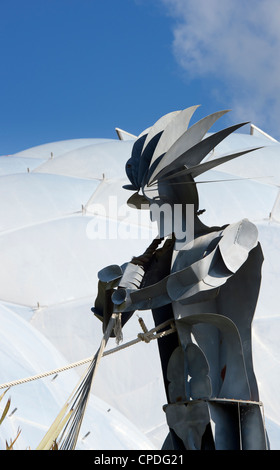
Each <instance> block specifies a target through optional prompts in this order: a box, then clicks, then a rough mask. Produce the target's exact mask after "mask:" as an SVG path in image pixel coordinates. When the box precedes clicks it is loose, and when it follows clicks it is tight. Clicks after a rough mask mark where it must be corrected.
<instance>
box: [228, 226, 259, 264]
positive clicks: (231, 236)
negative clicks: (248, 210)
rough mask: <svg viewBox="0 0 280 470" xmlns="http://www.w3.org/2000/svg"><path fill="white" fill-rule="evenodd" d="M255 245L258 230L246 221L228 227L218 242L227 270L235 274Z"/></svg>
mask: <svg viewBox="0 0 280 470" xmlns="http://www.w3.org/2000/svg"><path fill="white" fill-rule="evenodd" d="M257 243H258V229H257V227H256V226H255V225H254V224H253V223H252V222H250V221H249V220H248V219H243V220H241V221H240V222H237V223H234V224H230V225H228V226H227V227H226V228H225V229H224V230H223V232H222V238H221V240H220V242H219V250H220V253H221V256H222V258H223V261H224V263H225V266H226V267H227V269H229V270H230V271H231V272H233V273H234V272H236V271H237V270H238V269H239V268H240V267H241V266H242V264H243V263H244V262H245V261H246V260H247V258H248V255H249V252H250V251H251V250H252V249H253V248H255V247H256V245H257Z"/></svg>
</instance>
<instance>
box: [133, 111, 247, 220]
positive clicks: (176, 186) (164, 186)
mask: <svg viewBox="0 0 280 470" xmlns="http://www.w3.org/2000/svg"><path fill="white" fill-rule="evenodd" d="M197 108H198V106H192V107H190V108H187V109H185V110H183V111H175V112H171V113H169V114H166V115H165V116H163V117H162V118H160V119H159V120H158V121H157V122H156V123H155V124H154V125H153V126H152V127H150V128H149V129H147V130H146V131H144V132H142V134H140V136H139V137H138V138H137V140H136V141H135V143H134V145H133V148H132V153H131V158H130V159H129V160H128V162H127V164H126V173H127V176H128V178H129V180H130V183H131V184H130V185H125V186H124V188H125V189H129V190H133V191H135V192H134V194H133V195H132V196H131V197H130V198H129V200H128V204H129V205H130V206H133V207H136V208H138V209H149V208H150V207H151V205H155V204H156V205H158V206H162V205H163V204H166V203H167V204H169V205H170V206H172V207H173V206H174V205H175V204H181V205H193V209H194V214H197V212H198V210H199V198H198V192H197V183H196V182H195V178H196V177H197V176H199V175H201V174H202V173H204V172H206V171H208V170H210V169H212V168H214V167H216V166H218V165H220V164H222V163H225V162H226V161H228V160H231V159H233V158H236V157H238V156H240V155H243V154H245V153H248V152H251V151H252V150H256V149H255V148H253V149H252V148H251V149H246V150H241V151H239V152H237V153H233V154H230V155H224V156H222V157H220V158H217V159H213V160H212V159H211V160H208V161H207V159H206V161H204V162H203V163H202V161H203V160H204V159H205V157H207V155H209V154H210V152H211V151H212V150H213V149H214V148H215V147H216V146H217V145H218V144H219V143H220V142H221V141H222V140H224V139H225V138H226V137H227V136H228V135H230V134H231V133H232V132H234V131H235V130H237V129H239V128H240V127H241V126H244V125H245V124H247V123H242V124H237V125H234V126H231V127H229V128H226V129H223V130H221V131H219V132H216V133H213V134H211V135H209V136H206V133H207V132H208V130H209V129H210V128H211V127H212V125H213V124H214V123H215V122H216V121H217V120H218V119H219V118H220V117H222V116H223V115H224V114H225V113H227V112H228V111H220V112H217V113H214V114H211V115H209V116H207V117H205V118H203V119H202V120H200V121H198V122H197V123H195V124H193V125H192V126H191V127H188V126H189V122H190V119H191V117H192V115H193V113H194V112H195V110H196V109H197ZM205 136H206V137H205Z"/></svg>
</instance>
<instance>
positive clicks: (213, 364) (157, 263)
mask: <svg viewBox="0 0 280 470" xmlns="http://www.w3.org/2000/svg"><path fill="white" fill-rule="evenodd" d="M196 108H197V106H193V107H190V108H187V109H185V110H183V111H176V112H173V113H169V114H167V115H165V116H163V117H162V118H161V119H159V120H158V121H157V122H156V123H155V124H154V125H153V126H152V127H151V128H149V129H148V130H147V131H144V132H143V133H142V134H141V135H140V136H139V137H138V139H137V140H136V141H135V143H134V146H133V149H132V154H131V158H130V159H129V160H128V162H127V165H126V172H127V176H128V178H129V180H130V182H131V184H130V185H127V186H125V188H126V189H130V190H133V191H135V192H134V194H133V195H132V197H131V198H130V199H129V201H128V203H129V204H130V205H134V206H135V207H137V208H139V209H147V208H148V209H150V210H151V216H152V218H154V219H155V218H158V227H159V235H158V238H157V239H156V240H154V241H153V243H152V244H151V245H150V247H149V248H148V249H147V251H146V252H145V253H143V254H142V255H140V256H138V257H135V258H133V259H132V260H131V261H130V262H128V263H125V264H123V265H122V266H116V265H112V266H108V267H106V268H104V269H103V270H101V271H100V272H99V284H98V286H99V288H98V295H97V298H96V300H95V306H94V308H93V311H94V313H95V314H96V316H97V317H98V318H100V319H101V320H102V321H103V324H104V327H106V325H107V324H108V321H109V319H110V317H111V315H112V312H122V325H124V324H125V323H126V322H127V321H128V319H129V318H130V317H131V315H132V314H133V312H134V311H135V310H147V309H151V310H152V314H153V318H154V322H155V325H159V324H161V323H162V322H164V321H166V320H169V319H173V320H174V322H175V325H176V331H175V332H174V333H173V334H171V335H169V336H166V337H164V338H160V339H159V340H158V347H159V354H160V359H161V365H162V373H163V380H164V384H165V390H166V396H167V404H166V405H165V406H164V410H165V413H166V419H167V424H168V426H169V430H170V431H169V434H168V436H167V438H166V440H165V443H164V445H163V449H166V450H167V449H168V450H171V449H172V450H173V449H177V450H185V449H187V450H192V449H197V450H203V449H216V450H219V449H224V450H235V449H244V450H249V449H267V448H268V441H267V436H266V431H265V427H264V421H263V413H262V406H261V403H260V401H259V393H258V386H257V381H256V378H255V374H254V370H253V363H252V347H251V324H252V320H253V316H254V312H255V308H256V304H257V299H258V294H259V288H260V283H261V267H262V263H263V254H262V250H261V246H260V244H259V242H258V233H257V229H256V227H255V225H253V224H252V223H251V222H250V221H249V220H247V219H244V220H241V221H240V222H237V223H232V224H229V225H225V226H223V227H208V226H206V225H204V224H203V223H202V222H201V220H200V218H199V214H200V211H199V199H198V192H197V183H196V182H195V180H194V179H195V178H196V177H197V176H199V175H201V174H203V173H204V172H206V171H208V170H210V169H212V168H214V167H216V166H217V165H220V164H222V163H224V162H226V161H229V160H231V159H233V158H236V157H239V156H240V155H243V154H245V153H248V152H251V151H252V150H256V149H246V150H241V151H240V152H237V153H233V154H230V155H225V156H222V157H219V158H216V159H211V160H209V159H208V160H207V159H206V161H204V162H203V159H204V158H205V157H206V156H208V155H209V153H210V152H211V151H212V150H213V149H214V147H216V146H217V145H218V144H219V143H220V142H221V141H222V140H223V139H225V138H226V137H227V136H228V135H229V134H231V133H232V132H234V131H235V130H237V129H239V128H240V127H241V126H242V125H244V124H238V125H235V126H231V127H229V128H227V129H223V130H221V131H219V132H216V133H212V134H209V135H208V134H207V132H208V130H209V129H210V128H211V126H212V125H213V124H214V123H215V122H216V121H217V119H218V118H220V117H221V116H223V115H224V114H225V113H226V112H227V111H222V112H217V113H214V114H212V115H210V116H207V117H205V118H204V119H202V120H200V121H199V122H197V123H195V124H193V125H192V126H190V127H189V122H190V119H191V117H192V115H193V113H194V111H195V110H196ZM221 197H223V195H222V194H221ZM178 207H179V208H181V218H178ZM155 208H157V209H158V210H155ZM164 209H166V211H165V213H164ZM167 209H168V210H169V212H168V210H167ZM218 210H219V208H218V207H217V211H218ZM170 211H171V212H170ZM167 212H168V216H166V214H167ZM162 214H163V215H162ZM176 214H177V216H176ZM178 220H179V222H180V223H179V222H178Z"/></svg>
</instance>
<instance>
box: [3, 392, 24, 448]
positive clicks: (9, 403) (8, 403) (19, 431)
mask: <svg viewBox="0 0 280 470" xmlns="http://www.w3.org/2000/svg"><path fill="white" fill-rule="evenodd" d="M8 390H9V389H8V388H7V390H5V392H4V393H2V395H1V396H0V401H1V400H2V399H3V398H4V396H5V394H6V393H7V391H8ZM10 406H11V399H10V398H8V400H7V403H6V405H5V408H4V410H3V412H2V415H1V416H0V426H1V424H2V423H3V421H4V419H5V418H6V416H7V414H8V411H9V409H10ZM20 433H21V429H18V430H17V435H16V437H15V438H14V439H10V443H8V442H7V441H6V450H13V446H14V443H15V442H16V440H17V438H18V437H19V435H20Z"/></svg>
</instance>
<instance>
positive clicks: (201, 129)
mask: <svg viewBox="0 0 280 470" xmlns="http://www.w3.org/2000/svg"><path fill="white" fill-rule="evenodd" d="M227 112H229V110H225V111H218V112H216V113H213V114H210V115H209V116H206V117H205V118H203V119H201V120H200V121H198V122H197V123H195V124H194V125H193V126H191V127H190V128H189V129H187V130H186V132H184V134H183V135H182V136H181V137H180V138H179V139H178V140H176V142H175V143H174V144H173V145H172V146H171V147H170V148H169V149H168V150H167V152H166V153H165V155H164V156H163V158H162V159H161V160H160V161H159V164H158V166H157V167H156V168H155V169H154V170H153V172H152V173H151V172H149V176H148V178H149V179H148V184H150V183H151V182H152V181H154V180H155V179H156V177H157V175H158V174H159V172H160V171H161V170H163V169H164V168H166V167H167V166H169V165H170V164H171V163H173V162H174V161H175V160H176V159H177V158H178V157H180V156H181V155H182V154H183V153H185V152H186V151H187V150H189V149H190V148H192V147H193V146H194V145H196V144H198V142H200V141H201V140H202V139H203V137H204V136H205V134H206V132H207V131H208V130H209V129H210V127H212V126H213V124H214V123H215V122H216V121H217V120H218V119H219V118H221V117H222V116H223V115H224V114H226V113H227Z"/></svg>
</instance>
